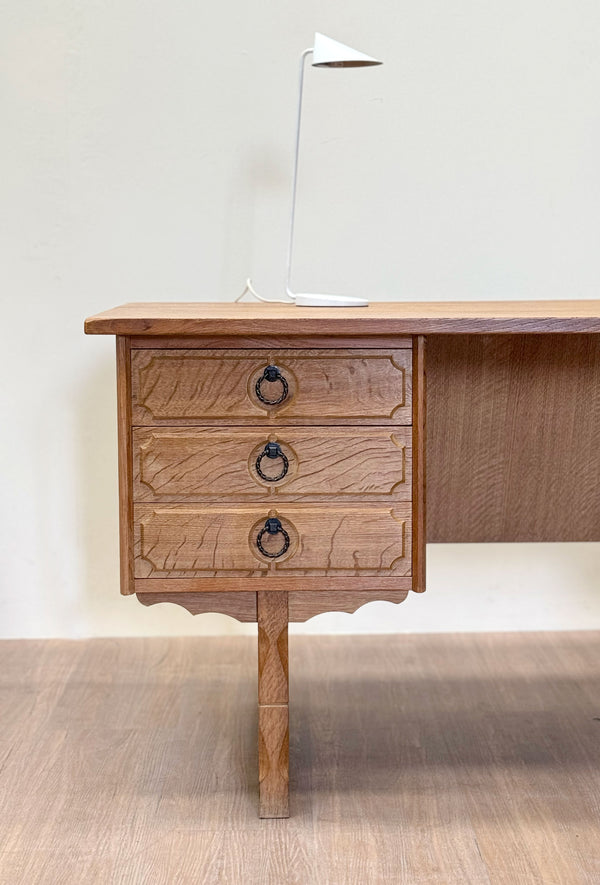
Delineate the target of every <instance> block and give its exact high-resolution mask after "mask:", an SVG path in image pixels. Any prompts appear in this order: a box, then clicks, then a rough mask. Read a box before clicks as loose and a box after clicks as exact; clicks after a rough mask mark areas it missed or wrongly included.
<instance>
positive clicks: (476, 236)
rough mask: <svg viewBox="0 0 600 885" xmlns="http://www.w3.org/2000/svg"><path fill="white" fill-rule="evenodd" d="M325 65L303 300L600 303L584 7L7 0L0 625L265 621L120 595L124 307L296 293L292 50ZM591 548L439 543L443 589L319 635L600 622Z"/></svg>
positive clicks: (1, 33) (598, 183) (593, 19)
mask: <svg viewBox="0 0 600 885" xmlns="http://www.w3.org/2000/svg"><path fill="white" fill-rule="evenodd" d="M315 28H316V29H318V30H321V31H323V32H324V33H326V34H329V35H331V36H332V37H334V38H337V39H339V40H341V41H343V42H346V43H349V44H351V45H354V46H356V47H357V48H359V49H362V50H364V51H365V52H367V53H369V54H372V55H375V56H377V57H378V58H381V59H383V61H384V65H383V66H382V67H380V68H371V69H366V70H349V71H338V70H333V71H330V70H312V69H309V71H308V77H307V82H306V94H305V118H304V122H305V126H304V131H303V141H302V161H301V170H300V182H299V186H300V198H299V204H298V227H297V234H298V236H297V253H296V255H297V263H296V272H295V274H294V282H295V284H296V286H297V287H298V288H299V289H311V288H314V289H317V290H318V289H325V290H328V291H332V292H348V293H354V294H360V293H363V292H366V293H367V294H368V295H369V296H370V297H371V298H372V299H373V300H385V299H423V300H425V299H429V298H435V299H449V300H450V299H478V298H500V299H514V298H565V297H567V298H570V297H573V298H593V297H597V295H598V280H599V279H600V250H599V249H598V231H599V221H600V208H599V206H600V200H599V198H600V165H599V164H598V156H599V152H600V114H599V110H598V108H599V107H600V102H599V98H600V52H599V49H600V6H599V5H598V4H597V3H594V2H591V0H527V2H523V0H491V2H488V3H475V2H473V0H457V2H455V3H452V4H447V3H442V2H440V0H435V2H434V0H422V2H420V3H418V4H409V3H398V2H397V0H371V2H370V3H368V4H365V3H359V2H357V0H327V2H326V3H324V2H323V0H320V2H319V3H317V2H315V0H312V2H303V3H297V2H291V0H268V2H267V0H264V2H262V3H252V2H250V3H249V2H247V0H244V2H243V0H222V2H220V3H210V4H209V3H203V4H194V3H190V2H183V0H173V2H169V3H157V2H148V0H144V2H142V0H120V2H119V3H114V2H106V0H96V2H93V3H80V2H77V0H55V2H53V3H46V2H41V0H26V2H22V0H18V2H17V0H7V2H5V3H4V4H3V6H2V10H1V11H0V68H1V70H0V102H1V107H0V112H1V116H0V119H1V120H2V137H1V138H0V163H1V169H2V176H1V183H0V187H1V189H2V193H1V200H0V248H1V255H0V259H1V260H0V273H1V274H2V286H1V289H0V291H1V297H2V313H1V316H2V330H1V333H2V349H1V353H2V360H3V366H2V372H1V373H0V377H1V383H2V417H3V422H2V423H3V433H2V434H1V435H0V446H1V452H0V454H1V464H2V476H1V483H2V488H1V501H2V507H1V509H0V563H1V581H2V585H1V588H0V633H1V635H4V636H82V635H100V634H135V633H141V634H146V633H150V634H151V633H160V632H164V633H188V632H189V633H205V632H231V631H243V630H247V629H252V628H250V627H242V626H240V625H237V624H236V623H234V622H233V621H231V620H230V619H227V618H225V617H223V616H212V615H211V616H204V617H199V618H196V619H193V618H192V617H191V616H190V615H188V614H187V612H185V611H183V610H180V609H176V608H174V607H172V606H157V607H155V608H154V609H146V608H143V607H142V606H140V605H139V604H138V603H137V601H136V600H135V599H121V598H120V597H119V596H118V588H117V523H116V516H117V506H116V502H117V487H116V455H115V448H116V441H115V393H114V387H115V383H114V342H113V340H112V339H103V338H84V336H83V334H82V323H83V318H84V317H85V316H86V315H89V314H91V313H94V312H97V311H99V310H102V309H104V308H106V307H109V306H113V305H115V304H118V303H120V302H123V301H128V300H192V301H193V300H207V301H210V300H219V299H221V300H231V299H233V298H234V297H235V296H236V295H237V294H238V293H239V292H240V290H241V288H242V287H243V281H244V279H245V277H246V276H248V275H251V276H252V277H253V279H254V281H255V284H256V285H257V286H258V287H259V288H260V289H261V290H262V291H263V292H264V293H265V294H266V295H270V296H273V297H274V296H278V295H279V294H280V293H281V289H282V285H283V280H284V270H285V247H286V229H287V212H288V203H289V191H290V174H291V159H292V142H293V131H294V108H295V100H296V77H297V56H298V54H299V52H300V51H301V50H302V49H303V48H305V47H306V46H307V45H310V43H311V40H312V32H313V31H314V29H315ZM599 574H600V545H574V544H569V545H504V546H501V545H498V546H494V545H491V546H475V545H473V546H464V547H463V546H438V547H431V548H430V549H429V582H428V583H429V590H428V593H427V594H426V595H425V596H420V597H418V596H414V595H413V596H412V597H411V598H410V599H409V600H408V601H407V602H405V603H404V604H403V605H401V606H398V607H393V606H391V605H389V604H385V603H375V604H373V605H372V606H369V607H367V608H366V609H363V610H362V611H360V612H359V613H357V614H356V615H354V616H348V615H324V616H321V617H320V618H318V619H316V620H313V621H311V622H310V623H309V624H308V625H307V626H306V627H305V628H301V629H308V630H327V631H332V630H344V631H365V630H368V631H374V630H385V631H403V630H431V631H435V630H459V629H464V630H479V629H521V628H522V629H535V628H548V627H552V628H555V627H556V628H558V627H596V628H598V627H600V588H599V587H598V583H599V580H598V575H599Z"/></svg>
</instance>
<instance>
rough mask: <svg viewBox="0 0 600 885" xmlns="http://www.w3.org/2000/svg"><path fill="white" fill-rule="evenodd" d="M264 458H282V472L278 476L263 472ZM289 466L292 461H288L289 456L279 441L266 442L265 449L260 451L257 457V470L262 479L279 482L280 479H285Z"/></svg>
mask: <svg viewBox="0 0 600 885" xmlns="http://www.w3.org/2000/svg"><path fill="white" fill-rule="evenodd" d="M263 458H270V459H275V458H281V461H282V467H281V472H280V473H278V474H277V476H267V475H266V474H265V473H263V472H262V469H261V464H262V459H263ZM289 466H290V462H289V461H288V459H287V456H286V455H285V453H284V452H283V451H282V449H281V446H280V445H279V443H276V442H268V443H267V444H266V446H265V447H264V449H263V450H262V452H261V453H260V455H259V456H258V458H257V459H256V472H257V473H258V475H259V476H260V478H261V479H264V481H265V482H278V481H279V480H280V479H283V477H284V476H285V475H286V473H287V472H288V467H289Z"/></svg>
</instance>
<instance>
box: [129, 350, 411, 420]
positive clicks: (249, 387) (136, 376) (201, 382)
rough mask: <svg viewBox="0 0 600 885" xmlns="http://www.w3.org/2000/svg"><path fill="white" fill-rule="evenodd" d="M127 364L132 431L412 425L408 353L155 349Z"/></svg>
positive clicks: (139, 353)
mask: <svg viewBox="0 0 600 885" xmlns="http://www.w3.org/2000/svg"><path fill="white" fill-rule="evenodd" d="M131 360H132V364H131V365H132V421H133V424H134V425H144V424H214V423H215V422H217V421H227V422H228V424H231V423H235V424H256V423H267V424H285V423H296V424H312V423H319V424H321V423H325V424H327V423H330V424H335V423H341V422H348V421H351V422H352V423H353V424H359V423H363V424H410V423H411V362H412V350H410V349H408V348H407V349H393V350H392V349H381V350H375V349H365V350H359V349H353V350H247V351H241V350H202V349H197V350H178V349H173V350H168V349H164V350H163V349H156V350H135V351H133V352H132V355H131ZM269 367H273V369H269ZM267 370H268V371H267ZM275 370H277V371H275ZM265 372H267V374H266V376H265ZM270 379H272V380H270ZM260 397H262V399H263V400H266V401H267V402H266V403H265V402H262V401H261V399H260ZM278 400H279V402H277V401H278ZM268 403H272V405H269V404H268Z"/></svg>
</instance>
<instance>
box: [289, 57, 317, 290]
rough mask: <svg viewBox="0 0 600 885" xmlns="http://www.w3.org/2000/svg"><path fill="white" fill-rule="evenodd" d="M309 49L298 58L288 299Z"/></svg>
mask: <svg viewBox="0 0 600 885" xmlns="http://www.w3.org/2000/svg"><path fill="white" fill-rule="evenodd" d="M312 51H313V50H312V48H311V49H305V50H304V52H303V53H302V54H301V56H300V76H299V78H298V116H297V119H296V146H295V149H294V175H293V178H292V211H291V214H290V237H289V240H288V254H287V278H286V286H285V291H286V292H287V294H288V295H289V297H290V298H295V295H294V294H293V292H292V291H291V290H290V283H291V277H292V251H293V245H294V219H295V216H296V185H297V183H298V152H299V148H300V121H301V119H302V89H303V85H304V62H305V60H306V57H307V56H308V55H311V54H312Z"/></svg>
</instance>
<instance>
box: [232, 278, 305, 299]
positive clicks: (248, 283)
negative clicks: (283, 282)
mask: <svg viewBox="0 0 600 885" xmlns="http://www.w3.org/2000/svg"><path fill="white" fill-rule="evenodd" d="M246 292H250V294H251V295H253V296H254V297H255V298H256V300H257V301H262V302H264V303H265V304H293V303H294V302H293V300H292V299H290V300H288V299H286V300H283V299H282V298H263V297H262V295H259V294H258V292H257V291H256V289H255V288H254V286H253V285H252V280H251V279H250V277H248V279H247V280H246V288H245V289H244V291H243V292H242V294H241V295H238V297H237V298H236V299H235V300H236V302H237V301H241V300H242V298H243V297H244V295H245V294H246Z"/></svg>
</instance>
